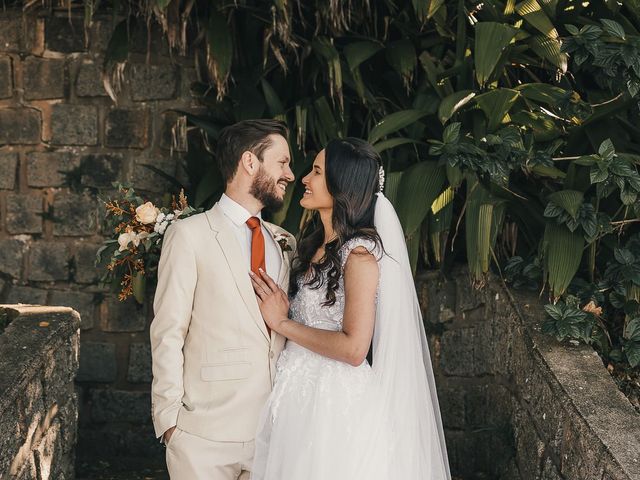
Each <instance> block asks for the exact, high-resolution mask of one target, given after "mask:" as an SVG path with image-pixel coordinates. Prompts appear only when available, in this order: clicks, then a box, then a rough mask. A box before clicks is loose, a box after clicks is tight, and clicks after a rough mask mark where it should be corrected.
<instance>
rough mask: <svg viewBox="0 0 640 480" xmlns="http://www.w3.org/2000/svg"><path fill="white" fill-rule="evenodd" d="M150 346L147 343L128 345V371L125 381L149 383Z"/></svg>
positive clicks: (150, 378)
mask: <svg viewBox="0 0 640 480" xmlns="http://www.w3.org/2000/svg"><path fill="white" fill-rule="evenodd" d="M152 379H153V375H152V373H151V345H149V344H148V343H132V344H131V345H129V370H128V371H127V380H128V381H130V382H133V383H150V382H151V380H152Z"/></svg>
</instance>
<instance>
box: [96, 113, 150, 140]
mask: <svg viewBox="0 0 640 480" xmlns="http://www.w3.org/2000/svg"><path fill="white" fill-rule="evenodd" d="M148 116H149V115H148V112H147V110H146V109H136V110H125V109H122V108H114V109H112V110H110V111H109V112H108V113H107V119H106V127H105V144H106V145H107V146H108V147H117V148H144V147H146V146H147V144H148V141H149V125H148V123H149V122H148Z"/></svg>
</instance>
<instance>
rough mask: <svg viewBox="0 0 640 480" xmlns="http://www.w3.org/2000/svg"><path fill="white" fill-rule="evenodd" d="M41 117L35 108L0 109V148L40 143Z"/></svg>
mask: <svg viewBox="0 0 640 480" xmlns="http://www.w3.org/2000/svg"><path fill="white" fill-rule="evenodd" d="M40 127H41V115H40V111H39V110H36V109H35V108H9V107H3V108H2V109H0V146H1V145H3V144H9V145H35V144H37V143H40V141H41V138H40Z"/></svg>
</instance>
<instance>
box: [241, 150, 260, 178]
mask: <svg viewBox="0 0 640 480" xmlns="http://www.w3.org/2000/svg"><path fill="white" fill-rule="evenodd" d="M258 162H259V160H258V157H256V156H255V155H254V154H253V153H251V152H250V151H248V150H247V151H246V152H244V153H243V154H242V156H241V157H240V165H238V168H242V169H243V170H244V171H245V172H246V173H247V174H249V175H250V176H253V175H254V174H255V173H256V172H257V171H258Z"/></svg>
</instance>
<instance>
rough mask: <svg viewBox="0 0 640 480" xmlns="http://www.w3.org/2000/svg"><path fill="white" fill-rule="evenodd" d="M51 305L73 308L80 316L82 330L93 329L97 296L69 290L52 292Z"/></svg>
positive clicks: (50, 296) (49, 302)
mask: <svg viewBox="0 0 640 480" xmlns="http://www.w3.org/2000/svg"><path fill="white" fill-rule="evenodd" d="M47 303H48V304H49V305H57V306H65V307H71V308H73V309H74V310H75V311H76V312H78V313H79V314H80V328H81V329H82V330H89V329H91V328H93V325H94V317H95V314H96V312H95V310H96V308H95V303H96V302H95V294H93V293H85V292H78V291H69V290H52V291H51V293H50V295H49V301H48V302H47Z"/></svg>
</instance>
